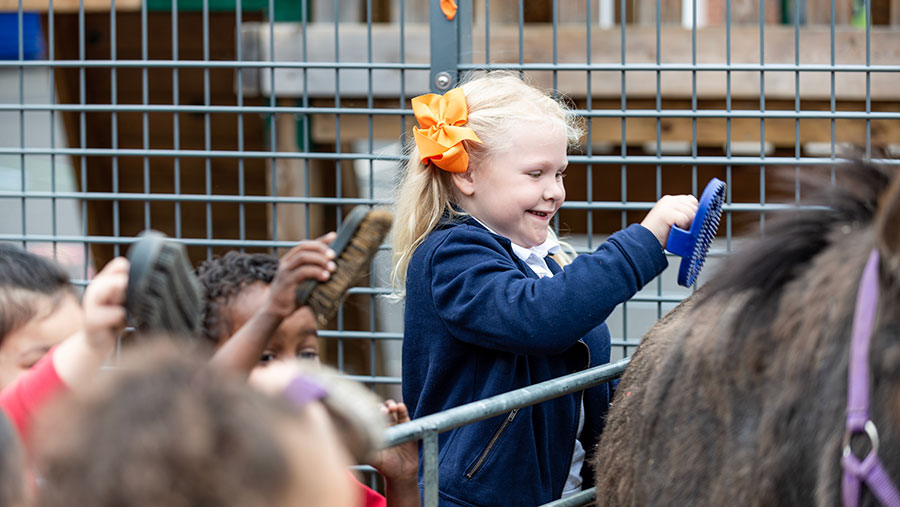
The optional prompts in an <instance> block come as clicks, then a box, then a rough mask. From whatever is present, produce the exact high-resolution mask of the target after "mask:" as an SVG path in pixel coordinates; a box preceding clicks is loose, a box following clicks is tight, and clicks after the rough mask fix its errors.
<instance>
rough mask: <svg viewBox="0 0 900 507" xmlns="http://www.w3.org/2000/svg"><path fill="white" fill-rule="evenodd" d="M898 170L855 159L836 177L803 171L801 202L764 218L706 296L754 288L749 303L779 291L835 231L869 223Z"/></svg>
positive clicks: (836, 174) (723, 268)
mask: <svg viewBox="0 0 900 507" xmlns="http://www.w3.org/2000/svg"><path fill="white" fill-rule="evenodd" d="M896 172H897V171H896V170H894V169H893V168H887V167H883V166H878V165H873V164H869V163H865V162H862V161H855V162H851V163H847V164H843V165H840V166H837V167H836V168H835V171H834V182H832V179H831V177H830V173H821V172H820V173H816V174H810V175H805V176H804V175H802V176H801V177H800V179H801V181H800V183H801V184H802V187H803V188H804V189H805V194H806V198H805V199H804V200H803V201H802V203H801V204H802V205H801V206H798V208H797V209H796V210H793V211H789V212H780V213H778V214H776V215H775V216H774V217H773V218H772V219H771V220H768V221H767V222H766V229H765V237H763V238H761V239H759V240H757V241H754V242H752V243H748V245H747V247H746V248H743V249H742V250H741V251H739V252H737V253H735V254H733V255H731V256H730V257H729V258H728V259H727V260H726V261H725V262H724V263H723V264H722V267H721V268H720V269H719V271H718V272H717V273H716V276H715V277H713V278H712V280H711V281H710V282H709V284H708V285H707V290H706V291H705V292H706V293H705V295H704V300H709V299H710V298H714V297H717V296H719V295H721V294H722V293H731V294H733V293H739V292H745V291H753V292H755V293H756V294H757V295H758V296H757V300H756V301H750V302H748V304H750V305H753V304H755V303H757V304H758V303H762V302H763V301H761V300H763V299H765V298H767V297H769V296H770V295H772V294H777V293H779V292H780V291H781V289H782V288H783V287H784V285H785V284H787V283H788V282H790V281H791V280H794V279H796V278H797V277H799V276H801V274H802V273H803V272H804V271H805V270H806V269H807V268H808V267H809V264H810V261H811V260H812V258H813V257H815V256H816V255H818V254H819V253H821V252H822V251H823V250H825V249H826V248H827V247H828V246H829V245H830V244H831V243H832V241H834V238H835V237H836V235H835V234H832V233H833V232H834V231H839V230H842V229H843V230H846V229H847V228H850V229H854V230H855V229H859V228H865V227H870V226H871V225H872V223H873V220H874V217H875V213H876V211H877V208H878V203H879V198H881V197H882V195H883V194H884V191H885V189H886V188H887V187H888V186H889V184H890V182H891V180H892V179H894V175H895V174H896ZM794 184H796V183H794V182H793V181H792V182H791V185H794ZM898 213H900V211H898ZM898 241H900V239H898ZM898 252H900V246H898Z"/></svg>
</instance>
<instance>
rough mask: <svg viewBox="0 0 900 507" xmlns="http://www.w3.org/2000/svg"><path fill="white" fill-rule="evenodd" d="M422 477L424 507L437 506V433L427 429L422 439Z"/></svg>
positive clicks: (435, 430)
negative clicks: (423, 480) (423, 482)
mask: <svg viewBox="0 0 900 507" xmlns="http://www.w3.org/2000/svg"><path fill="white" fill-rule="evenodd" d="M422 455H423V459H422V461H423V462H424V463H423V467H424V471H423V475H424V479H425V498H424V502H423V503H424V505H425V507H437V505H438V431H437V428H429V429H428V430H427V431H426V432H425V435H424V436H423V437H422Z"/></svg>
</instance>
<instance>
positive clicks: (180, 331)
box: [125, 231, 202, 337]
mask: <svg viewBox="0 0 900 507" xmlns="http://www.w3.org/2000/svg"><path fill="white" fill-rule="evenodd" d="M138 238H139V239H138V240H137V241H136V242H135V243H134V244H133V245H131V248H129V249H128V261H129V262H130V263H131V267H130V269H129V271H128V289H127V290H126V292H125V310H126V312H127V315H128V321H129V324H130V325H132V326H134V328H135V329H136V330H138V331H139V332H141V334H145V335H150V334H157V333H162V334H169V335H174V336H182V337H193V336H195V335H196V333H197V331H198V330H199V325H200V312H201V306H202V292H201V290H200V283H199V281H198V280H197V277H196V276H195V275H194V271H193V269H192V268H191V263H190V261H189V260H188V256H187V252H186V251H185V248H184V245H181V244H180V243H176V242H174V241H171V240H169V238H168V237H166V235H165V234H163V233H161V232H157V231H144V232H142V233H141V234H140V236H138Z"/></svg>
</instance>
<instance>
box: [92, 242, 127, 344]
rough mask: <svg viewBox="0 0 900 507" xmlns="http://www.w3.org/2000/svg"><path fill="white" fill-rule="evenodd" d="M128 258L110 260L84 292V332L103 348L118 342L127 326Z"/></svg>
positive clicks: (93, 342)
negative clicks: (125, 305) (125, 304)
mask: <svg viewBox="0 0 900 507" xmlns="http://www.w3.org/2000/svg"><path fill="white" fill-rule="evenodd" d="M128 269H129V264H128V260H127V259H125V258H124V257H117V258H115V259H113V260H111V261H110V262H109V263H108V264H107V265H106V266H105V267H104V268H103V269H102V270H101V271H100V272H99V273H97V276H95V277H94V279H93V280H91V283H90V284H89V285H88V286H87V288H86V289H85V291H84V297H83V298H82V301H81V306H82V308H83V309H84V332H85V338H87V343H88V345H90V346H91V347H94V348H96V349H98V350H101V351H108V350H110V349H112V347H113V346H114V345H115V343H116V340H117V339H118V337H119V334H121V333H122V331H123V330H124V329H125V307H124V306H123V304H124V303H125V289H126V287H128Z"/></svg>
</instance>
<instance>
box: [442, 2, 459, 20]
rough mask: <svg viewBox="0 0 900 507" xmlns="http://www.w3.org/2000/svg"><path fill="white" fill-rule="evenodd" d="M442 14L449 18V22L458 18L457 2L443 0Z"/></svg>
mask: <svg viewBox="0 0 900 507" xmlns="http://www.w3.org/2000/svg"><path fill="white" fill-rule="evenodd" d="M441 12H443V13H444V16H446V17H447V21H453V18H455V17H456V2H455V1H454V0H441Z"/></svg>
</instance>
